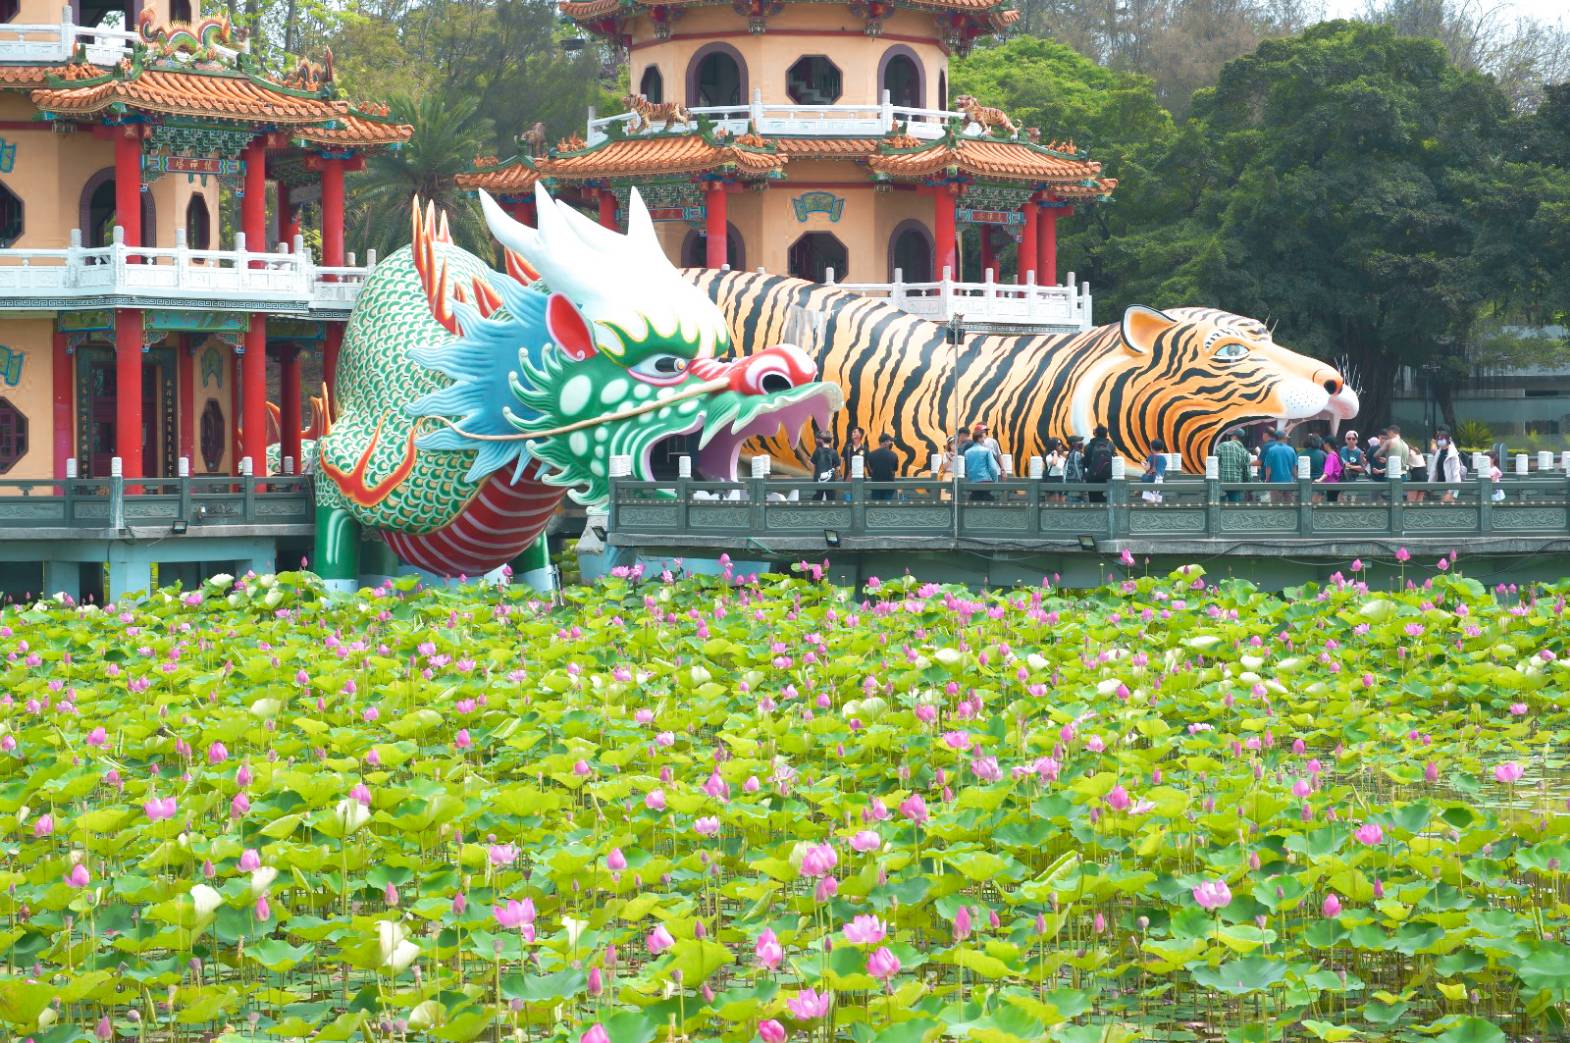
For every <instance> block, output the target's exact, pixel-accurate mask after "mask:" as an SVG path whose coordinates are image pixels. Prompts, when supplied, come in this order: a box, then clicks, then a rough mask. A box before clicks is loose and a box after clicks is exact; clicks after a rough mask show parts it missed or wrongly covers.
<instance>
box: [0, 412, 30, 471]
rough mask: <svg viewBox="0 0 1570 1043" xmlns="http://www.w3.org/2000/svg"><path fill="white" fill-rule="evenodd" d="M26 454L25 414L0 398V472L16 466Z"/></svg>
mask: <svg viewBox="0 0 1570 1043" xmlns="http://www.w3.org/2000/svg"><path fill="white" fill-rule="evenodd" d="M26 455H27V414H25V413H23V412H22V411H21V410H20V409H17V408H16V407H15V406H13V405H12V404H11V400H10V399H8V398H0V474H5V473H6V472H7V471H9V470H11V468H13V467H15V466H16V463H17V461H18V460H20V459H22V457H24V456H26Z"/></svg>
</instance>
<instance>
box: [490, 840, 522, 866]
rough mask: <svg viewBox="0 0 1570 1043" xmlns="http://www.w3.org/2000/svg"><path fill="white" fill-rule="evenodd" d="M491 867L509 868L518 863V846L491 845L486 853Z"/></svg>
mask: <svg viewBox="0 0 1570 1043" xmlns="http://www.w3.org/2000/svg"><path fill="white" fill-rule="evenodd" d="M486 854H487V856H488V857H489V858H490V860H491V865H493V866H510V865H512V864H513V863H514V862H516V861H518V845H516V844H492V845H491V846H490V848H489V850H487V852H486Z"/></svg>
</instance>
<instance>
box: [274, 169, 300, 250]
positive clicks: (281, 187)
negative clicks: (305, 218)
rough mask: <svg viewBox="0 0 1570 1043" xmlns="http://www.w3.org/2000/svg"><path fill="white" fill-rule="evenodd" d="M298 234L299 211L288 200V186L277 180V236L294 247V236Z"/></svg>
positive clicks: (290, 246)
mask: <svg viewBox="0 0 1570 1043" xmlns="http://www.w3.org/2000/svg"><path fill="white" fill-rule="evenodd" d="M299 234H300V211H299V209H298V208H297V207H296V206H295V205H294V204H293V203H291V202H289V186H288V185H286V184H284V183H283V182H282V181H280V182H278V238H279V239H281V240H283V242H284V243H286V244H288V246H289V248H290V249H291V250H292V249H294V237H295V236H297V235H299Z"/></svg>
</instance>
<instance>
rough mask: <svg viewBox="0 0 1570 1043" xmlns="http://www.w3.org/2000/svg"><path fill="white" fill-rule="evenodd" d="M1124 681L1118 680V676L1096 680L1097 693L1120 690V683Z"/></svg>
mask: <svg viewBox="0 0 1570 1043" xmlns="http://www.w3.org/2000/svg"><path fill="white" fill-rule="evenodd" d="M1122 683H1123V682H1122V681H1120V680H1118V679H1117V678H1116V677H1109V678H1107V679H1106V680H1104V681H1097V682H1096V694H1097V695H1111V694H1112V693H1113V692H1115V691H1117V690H1118V685H1120V684H1122Z"/></svg>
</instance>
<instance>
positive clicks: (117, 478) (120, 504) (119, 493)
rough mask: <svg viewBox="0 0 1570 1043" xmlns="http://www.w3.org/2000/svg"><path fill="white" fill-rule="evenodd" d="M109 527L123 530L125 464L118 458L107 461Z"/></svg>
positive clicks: (117, 530)
mask: <svg viewBox="0 0 1570 1043" xmlns="http://www.w3.org/2000/svg"><path fill="white" fill-rule="evenodd" d="M109 527H110V528H111V529H113V530H115V531H116V532H119V531H120V530H121V529H124V528H125V464H124V462H123V461H122V460H121V459H120V458H119V457H118V456H115V457H111V458H110V460H109Z"/></svg>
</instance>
